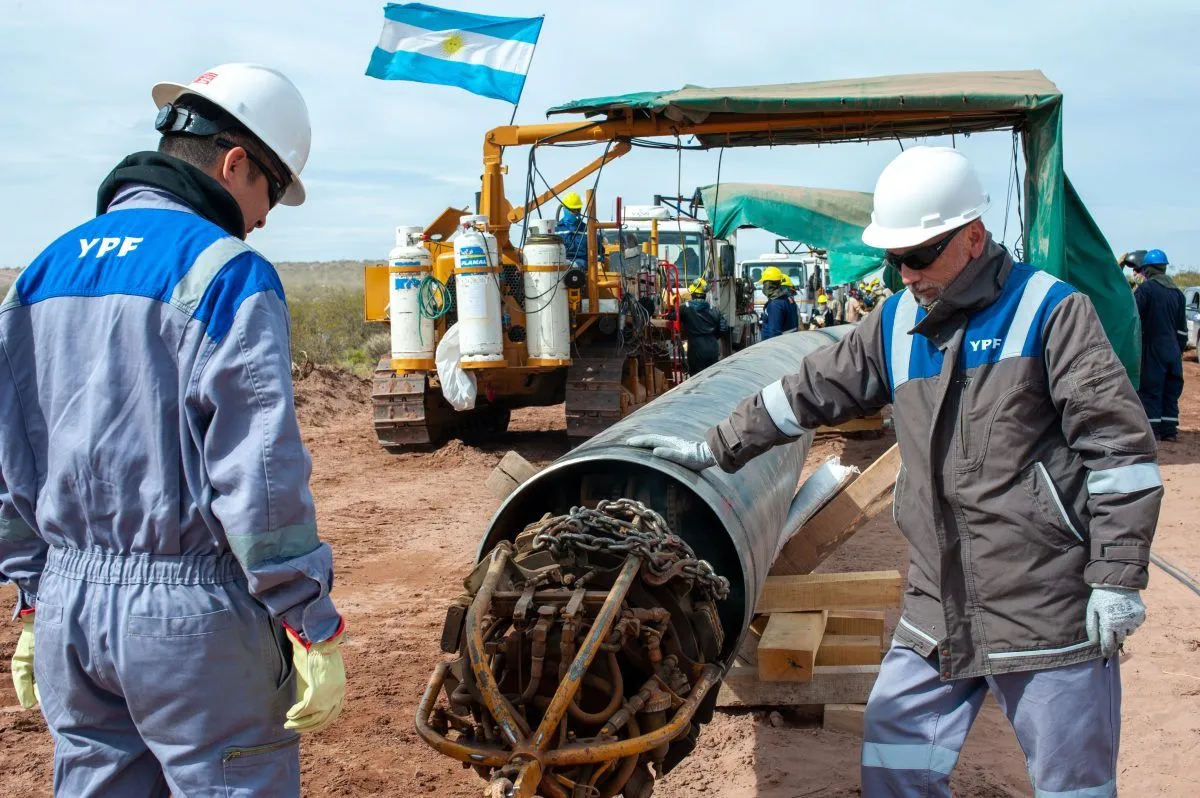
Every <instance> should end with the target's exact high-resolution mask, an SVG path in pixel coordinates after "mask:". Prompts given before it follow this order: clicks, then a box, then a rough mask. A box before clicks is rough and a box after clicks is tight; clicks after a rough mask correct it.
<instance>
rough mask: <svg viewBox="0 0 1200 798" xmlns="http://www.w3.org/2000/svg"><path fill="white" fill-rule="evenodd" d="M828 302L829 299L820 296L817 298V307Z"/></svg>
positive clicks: (822, 295)
mask: <svg viewBox="0 0 1200 798" xmlns="http://www.w3.org/2000/svg"><path fill="white" fill-rule="evenodd" d="M828 302H829V297H827V296H825V295H824V294H821V295H820V296H819V297H817V304H818V305H824V304H826V303H828Z"/></svg>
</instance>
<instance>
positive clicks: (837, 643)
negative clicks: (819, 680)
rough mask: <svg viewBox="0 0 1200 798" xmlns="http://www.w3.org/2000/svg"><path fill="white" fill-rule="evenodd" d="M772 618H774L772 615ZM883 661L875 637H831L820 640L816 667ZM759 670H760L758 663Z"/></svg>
mask: <svg viewBox="0 0 1200 798" xmlns="http://www.w3.org/2000/svg"><path fill="white" fill-rule="evenodd" d="M771 617H772V618H774V617H776V616H774V615H772V616H771ZM882 660H883V652H882V651H881V650H880V647H879V637H878V636H875V635H831V634H826V635H825V636H824V637H823V638H821V647H820V648H819V649H817V659H816V663H815V664H817V665H878V664H879V663H880V662H881V661H882ZM759 669H760V670H761V669H762V665H761V663H760V665H759Z"/></svg>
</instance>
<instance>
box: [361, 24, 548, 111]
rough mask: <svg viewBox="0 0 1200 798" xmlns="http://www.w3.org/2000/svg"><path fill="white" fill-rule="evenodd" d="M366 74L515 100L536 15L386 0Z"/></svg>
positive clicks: (537, 28) (534, 38)
mask: <svg viewBox="0 0 1200 798" xmlns="http://www.w3.org/2000/svg"><path fill="white" fill-rule="evenodd" d="M383 16H384V20H383V35H381V36H380V37H379V46H378V47H376V48H375V52H374V53H372V54H371V63H370V64H368V65H367V74H368V75H369V76H371V77H373V78H379V79H380V80H415V81H417V82H418V83H443V84H446V85H448V86H458V87H459V88H463V89H466V90H467V91H469V92H473V93H475V94H482V95H483V96H484V97H494V98H496V99H497V100H507V101H508V102H510V103H513V104H516V103H517V102H518V101H519V100H520V99H521V90H522V89H524V88H525V75H526V73H527V72H529V62H530V61H532V60H533V48H534V45H536V44H537V39H538V34H539V33H541V32H542V19H543V18H542V17H532V18H525V17H492V16H487V15H484V14H468V13H467V12H465V11H450V10H448V9H444V8H434V7H433V6H427V5H423V4H421V3H404V4H398V3H389V4H388V5H387V6H386V7H384V9H383Z"/></svg>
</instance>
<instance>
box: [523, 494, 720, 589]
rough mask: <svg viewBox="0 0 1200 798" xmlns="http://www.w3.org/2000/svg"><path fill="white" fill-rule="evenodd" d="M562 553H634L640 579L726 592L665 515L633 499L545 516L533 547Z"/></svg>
mask: <svg viewBox="0 0 1200 798" xmlns="http://www.w3.org/2000/svg"><path fill="white" fill-rule="evenodd" d="M543 549H545V550H548V551H549V552H550V553H551V554H553V555H554V556H555V557H559V556H561V555H562V554H564V553H576V554H577V553H582V552H605V553H609V554H614V555H623V556H628V555H630V554H635V555H637V556H638V557H640V558H641V560H642V562H643V563H644V566H643V569H642V579H644V580H645V581H646V583H647V584H650V585H656V586H657V585H662V584H665V583H666V582H669V581H670V580H672V579H675V578H677V577H683V578H684V579H687V580H688V581H690V582H691V583H692V584H693V586H694V587H696V588H699V589H700V591H701V592H702V593H705V594H708V595H709V596H711V597H712V598H715V599H724V598H725V597H727V596H728V595H729V580H728V579H726V578H725V577H723V576H720V575H718V574H717V573H716V572H715V571H714V570H713V567H712V565H711V564H710V563H709V562H708V561H707V560H701V559H699V558H697V557H696V552H695V551H693V550H692V547H691V546H689V545H688V544H687V542H686V541H685V540H684V539H683V538H681V537H679V536H678V535H676V534H674V533H673V532H671V530H670V528H669V527H668V526H667V522H666V519H664V518H663V517H662V516H661V515H659V514H658V513H656V512H655V511H654V510H652V509H650V508H649V507H647V506H646V505H644V504H642V503H641V502H637V501H634V500H633V499H617V500H615V501H601V502H599V503H598V504H597V505H596V508H595V509H590V508H587V507H572V508H571V510H570V512H568V513H567V514H566V515H559V516H556V517H554V518H548V519H546V520H545V521H544V522H542V526H541V528H540V529H539V530H538V532H537V533H536V534H535V535H534V538H533V545H532V550H533V551H540V550H543Z"/></svg>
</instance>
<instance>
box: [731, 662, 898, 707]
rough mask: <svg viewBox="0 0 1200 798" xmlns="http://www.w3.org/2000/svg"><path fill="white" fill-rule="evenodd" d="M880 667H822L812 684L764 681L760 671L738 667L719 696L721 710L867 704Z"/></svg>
mask: <svg viewBox="0 0 1200 798" xmlns="http://www.w3.org/2000/svg"><path fill="white" fill-rule="evenodd" d="M878 675H879V666H878V665H841V666H828V665H818V666H816V667H815V668H813V678H812V681H810V682H762V681H759V679H758V670H757V669H755V668H751V667H742V666H735V667H733V668H731V669H730V670H729V673H728V674H727V675H726V676H725V681H724V683H723V684H722V685H721V692H720V693H718V694H717V706H719V707H793V706H803V705H807V704H865V703H867V696H869V695H870V694H871V688H872V687H874V686H875V678H876V677H877V676H878Z"/></svg>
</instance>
